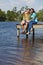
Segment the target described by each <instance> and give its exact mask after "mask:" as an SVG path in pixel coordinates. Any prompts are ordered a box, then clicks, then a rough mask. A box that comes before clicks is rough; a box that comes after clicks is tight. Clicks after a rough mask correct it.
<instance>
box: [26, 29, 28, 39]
mask: <svg viewBox="0 0 43 65" xmlns="http://www.w3.org/2000/svg"><path fill="white" fill-rule="evenodd" d="M27 32H28V28H27V29H26V33H27ZM26 38H28V34H26Z"/></svg>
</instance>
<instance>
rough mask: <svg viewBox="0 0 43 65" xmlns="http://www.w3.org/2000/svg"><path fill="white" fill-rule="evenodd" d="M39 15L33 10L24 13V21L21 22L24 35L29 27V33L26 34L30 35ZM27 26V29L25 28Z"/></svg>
mask: <svg viewBox="0 0 43 65" xmlns="http://www.w3.org/2000/svg"><path fill="white" fill-rule="evenodd" d="M37 22H38V20H37V15H36V12H35V10H34V9H33V8H31V9H27V10H26V11H25V12H24V13H23V20H22V22H21V27H22V33H25V31H26V29H27V27H28V32H27V33H26V34H30V32H31V31H32V29H33V24H37ZM24 25H25V27H24Z"/></svg>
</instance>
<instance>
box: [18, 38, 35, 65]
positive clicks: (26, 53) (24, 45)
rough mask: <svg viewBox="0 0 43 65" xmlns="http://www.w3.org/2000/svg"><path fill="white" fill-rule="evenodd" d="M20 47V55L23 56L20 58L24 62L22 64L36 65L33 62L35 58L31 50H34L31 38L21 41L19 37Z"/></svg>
mask: <svg viewBox="0 0 43 65" xmlns="http://www.w3.org/2000/svg"><path fill="white" fill-rule="evenodd" d="M20 42H21V45H20ZM18 48H19V50H20V49H21V53H18V55H19V54H20V56H22V57H21V58H20V59H21V61H22V63H21V64H20V65H34V63H33V62H31V61H32V60H33V58H34V57H33V55H32V53H31V50H32V43H31V40H29V39H21V41H20V38H18Z"/></svg>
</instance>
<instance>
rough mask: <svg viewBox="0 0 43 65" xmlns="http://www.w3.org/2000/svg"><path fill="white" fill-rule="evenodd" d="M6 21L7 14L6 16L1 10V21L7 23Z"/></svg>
mask: <svg viewBox="0 0 43 65" xmlns="http://www.w3.org/2000/svg"><path fill="white" fill-rule="evenodd" d="M5 20H6V14H5V12H4V11H2V10H1V9H0V21H5Z"/></svg>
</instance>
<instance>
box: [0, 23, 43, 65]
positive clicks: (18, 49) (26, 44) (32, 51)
mask: <svg viewBox="0 0 43 65" xmlns="http://www.w3.org/2000/svg"><path fill="white" fill-rule="evenodd" d="M17 23H18V22H0V65H43V29H35V39H34V41H33V40H32V33H31V34H30V35H29V38H28V39H26V37H25V35H22V34H21V35H20V38H17V35H16V31H17V29H16V24H17Z"/></svg>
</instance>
